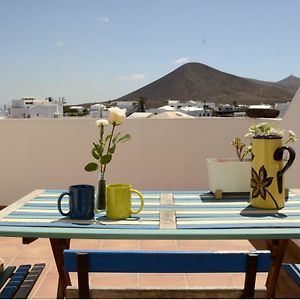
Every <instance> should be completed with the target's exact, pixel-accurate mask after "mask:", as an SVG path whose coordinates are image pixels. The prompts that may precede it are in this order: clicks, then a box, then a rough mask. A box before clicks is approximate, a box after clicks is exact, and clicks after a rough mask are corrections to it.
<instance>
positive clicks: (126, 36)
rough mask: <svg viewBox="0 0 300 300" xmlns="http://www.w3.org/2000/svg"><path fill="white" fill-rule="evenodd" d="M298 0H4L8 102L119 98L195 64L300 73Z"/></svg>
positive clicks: (0, 56) (2, 67) (269, 76)
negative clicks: (29, 99) (186, 63)
mask: <svg viewBox="0 0 300 300" xmlns="http://www.w3.org/2000/svg"><path fill="white" fill-rule="evenodd" d="M299 11H300V1H298V0H281V1H279V0H251V1H245V0H244V1H243V0H0V107H1V105H2V104H9V103H10V100H11V99H16V98H20V97H22V96H37V97H42V98H44V97H49V96H52V97H55V98H56V97H59V96H64V97H66V99H67V102H68V104H76V103H83V102H90V101H95V102H96V101H101V100H109V99H114V98H117V97H120V96H123V95H124V94H127V93H129V92H132V91H133V90H135V89H137V88H140V87H142V86H144V85H146V84H148V83H150V82H152V81H154V80H156V79H158V78H160V77H162V76H164V75H166V74H167V73H169V72H171V71H172V70H174V69H176V68H177V67H179V66H180V65H182V64H183V63H185V62H189V61H190V62H192V61H195V62H200V63H203V64H206V65H209V66H211V67H214V68H216V69H219V70H221V71H224V72H228V73H232V74H235V75H238V76H242V77H251V78H256V79H260V80H267V81H278V80H281V79H283V78H285V77H287V76H289V75H291V74H293V75H295V76H298V77H300V59H299V58H300V57H299V56H300V39H299V32H300V18H299Z"/></svg>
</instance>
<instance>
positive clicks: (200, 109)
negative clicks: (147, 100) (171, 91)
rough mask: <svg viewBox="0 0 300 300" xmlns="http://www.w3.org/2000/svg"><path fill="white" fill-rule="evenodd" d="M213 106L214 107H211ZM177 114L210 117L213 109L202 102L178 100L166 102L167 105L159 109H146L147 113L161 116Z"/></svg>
mask: <svg viewBox="0 0 300 300" xmlns="http://www.w3.org/2000/svg"><path fill="white" fill-rule="evenodd" d="M213 106H214V105H213ZM176 111H177V112H179V113H182V114H185V115H190V116H192V117H211V116H212V115H213V109H212V107H211V106H209V105H207V104H206V103H204V102H195V101H193V100H190V101H187V102H181V101H179V100H168V105H164V106H161V107H159V108H154V109H147V112H151V113H153V114H156V115H158V114H161V113H164V112H176Z"/></svg>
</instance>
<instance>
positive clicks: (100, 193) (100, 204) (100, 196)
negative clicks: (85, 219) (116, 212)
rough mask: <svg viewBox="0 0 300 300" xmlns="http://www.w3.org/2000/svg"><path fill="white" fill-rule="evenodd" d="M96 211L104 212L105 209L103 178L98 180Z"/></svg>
mask: <svg viewBox="0 0 300 300" xmlns="http://www.w3.org/2000/svg"><path fill="white" fill-rule="evenodd" d="M95 208H96V210H105V208H106V182H105V179H104V178H102V177H101V178H99V180H98V186H97V191H96V201H95Z"/></svg>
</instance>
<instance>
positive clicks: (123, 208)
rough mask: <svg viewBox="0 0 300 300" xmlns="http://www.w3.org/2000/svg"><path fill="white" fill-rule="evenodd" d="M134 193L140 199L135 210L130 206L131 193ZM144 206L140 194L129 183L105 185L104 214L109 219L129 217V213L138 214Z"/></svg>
mask: <svg viewBox="0 0 300 300" xmlns="http://www.w3.org/2000/svg"><path fill="white" fill-rule="evenodd" d="M132 193H136V194H137V195H138V196H139V198H140V201H141V204H140V207H139V208H138V209H137V210H133V209H132V208H131V194H132ZM143 207H144V198H143V196H142V194H141V193H140V192H139V191H138V190H135V189H133V188H132V187H131V185H129V184H108V185H107V186H106V216H107V218H108V219H111V220H122V219H126V218H129V217H130V216H131V214H138V213H139V212H141V211H142V209H143Z"/></svg>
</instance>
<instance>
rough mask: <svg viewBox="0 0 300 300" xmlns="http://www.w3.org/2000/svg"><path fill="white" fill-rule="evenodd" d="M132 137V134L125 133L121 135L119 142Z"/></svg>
mask: <svg viewBox="0 0 300 300" xmlns="http://www.w3.org/2000/svg"><path fill="white" fill-rule="evenodd" d="M130 139H131V136H130V135H129V134H125V135H123V136H121V137H120V138H119V139H118V141H117V143H119V142H126V141H128V140H130Z"/></svg>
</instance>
